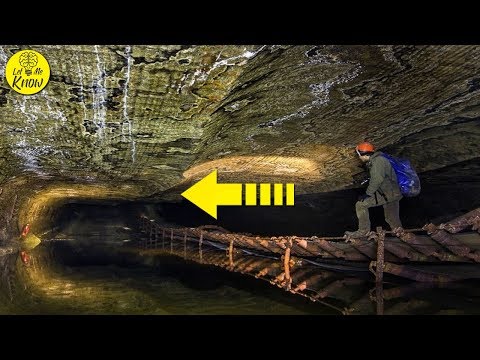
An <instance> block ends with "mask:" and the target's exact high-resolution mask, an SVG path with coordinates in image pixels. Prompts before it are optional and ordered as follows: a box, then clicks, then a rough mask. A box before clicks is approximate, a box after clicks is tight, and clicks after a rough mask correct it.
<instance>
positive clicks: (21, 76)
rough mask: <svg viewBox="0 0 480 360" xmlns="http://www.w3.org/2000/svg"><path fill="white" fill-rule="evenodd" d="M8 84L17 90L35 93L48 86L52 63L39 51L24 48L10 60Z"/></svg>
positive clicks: (7, 74) (30, 93)
mask: <svg viewBox="0 0 480 360" xmlns="http://www.w3.org/2000/svg"><path fill="white" fill-rule="evenodd" d="M5 77H6V78H7V82H8V85H10V87H11V88H12V89H13V90H15V91H16V92H18V93H20V94H24V95H33V94H36V93H38V92H39V91H41V90H42V89H43V88H44V87H45V86H47V83H48V80H49V79H50V65H48V61H47V59H45V58H44V57H43V55H42V54H40V53H39V52H37V51H34V50H22V51H19V52H17V53H15V54H13V56H12V57H11V58H10V59H9V60H8V62H7V66H6V68H5Z"/></svg>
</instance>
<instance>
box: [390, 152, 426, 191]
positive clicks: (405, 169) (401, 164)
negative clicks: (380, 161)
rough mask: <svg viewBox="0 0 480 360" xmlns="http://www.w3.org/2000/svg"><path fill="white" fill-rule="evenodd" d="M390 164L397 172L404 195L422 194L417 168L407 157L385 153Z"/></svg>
mask: <svg viewBox="0 0 480 360" xmlns="http://www.w3.org/2000/svg"><path fill="white" fill-rule="evenodd" d="M383 157H385V158H386V159H387V160H388V161H390V164H392V167H393V170H395V174H397V182H398V186H399V187H400V191H401V193H402V195H403V196H406V197H412V196H417V195H418V194H420V189H421V186H420V179H419V178H418V175H417V173H416V171H415V169H414V168H413V167H412V165H411V164H410V161H408V160H407V159H399V158H396V157H394V156H392V155H388V154H385V153H383Z"/></svg>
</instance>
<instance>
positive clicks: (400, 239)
mask: <svg viewBox="0 0 480 360" xmlns="http://www.w3.org/2000/svg"><path fill="white" fill-rule="evenodd" d="M140 225H141V231H142V232H144V233H145V234H146V237H145V238H144V241H143V242H142V245H141V246H142V247H143V248H144V249H147V248H153V249H167V250H170V251H173V248H174V247H177V246H179V244H180V245H182V244H183V246H184V248H185V251H186V249H187V244H192V243H195V244H197V245H196V246H197V247H198V249H199V250H198V251H199V252H200V254H201V252H202V246H203V243H204V242H206V241H208V242H209V243H210V244H212V243H216V244H221V245H223V246H225V248H226V257H227V258H228V261H229V263H230V265H231V264H233V257H234V254H235V249H242V251H244V252H245V251H246V252H247V253H248V251H251V252H253V253H255V254H257V255H264V256H265V255H271V256H274V257H277V258H280V259H281V261H282V262H283V266H284V267H285V268H287V270H286V276H287V278H288V277H289V275H288V267H289V266H288V264H289V262H290V260H291V258H292V257H296V258H302V259H305V260H309V261H314V262H317V263H320V262H321V260H337V261H340V263H344V264H348V266H354V267H355V268H358V269H363V270H366V269H369V270H370V271H372V272H373V273H374V274H375V276H376V280H377V282H382V281H383V273H384V272H385V273H390V274H394V275H397V276H400V277H404V278H408V279H411V280H415V281H421V282H449V281H455V280H462V279H468V278H480V274H478V271H471V270H468V271H459V269H460V267H459V266H458V265H461V264H467V265H468V264H471V265H474V264H475V265H476V267H474V268H475V269H476V268H477V267H478V265H477V264H478V263H479V262H480V234H479V233H478V231H480V208H478V209H475V210H472V211H470V212H468V213H467V214H465V215H463V216H460V217H458V218H455V219H452V220H450V221H449V222H447V223H442V224H439V225H435V224H432V223H429V224H426V225H425V226H423V227H422V228H421V229H411V230H408V229H407V230H406V229H398V231H395V232H386V231H385V230H383V229H382V228H377V229H376V231H374V232H370V234H369V235H368V236H367V237H365V238H346V239H345V238H341V237H334V238H332V237H317V236H313V237H300V236H279V237H261V236H254V235H251V234H241V233H231V232H228V231H227V230H225V229H223V228H221V227H218V226H212V225H208V226H201V227H197V228H169V227H162V226H159V225H157V224H156V223H155V222H154V221H153V220H151V219H148V218H146V217H142V218H141V219H140ZM454 264H455V265H457V266H452V265H454ZM344 266H347V265H344ZM471 268H472V267H470V269H471ZM478 268H480V267H478Z"/></svg>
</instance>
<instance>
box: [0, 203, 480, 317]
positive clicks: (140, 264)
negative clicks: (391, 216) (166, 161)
mask: <svg viewBox="0 0 480 360" xmlns="http://www.w3.org/2000/svg"><path fill="white" fill-rule="evenodd" d="M85 214H88V212H81V213H80V214H78V215H76V216H70V217H69V221H68V222H66V224H65V225H64V226H63V227H62V229H61V231H60V232H59V233H58V234H57V236H56V238H54V239H50V240H52V241H48V239H47V240H45V241H42V243H41V244H40V245H38V246H37V247H36V248H34V249H33V250H32V252H31V255H32V259H33V261H32V263H31V264H30V266H28V267H27V266H24V265H23V263H22V261H21V260H20V257H19V255H18V253H13V254H10V255H7V256H4V257H3V258H0V265H1V276H0V314H39V315H43V314H48V315H50V314H61V315H77V314H78V315H80V314H115V315H127V314H131V315H140V314H142V315H143V314H145V315H165V314H173V315H210V314H211V315H218V314H221V315H240V314H242V315H253V314H259V315H303V314H305V315H310V314H320V315H330V314H332V315H350V314H352V315H356V314H359V315H364V314H368V315H375V314H379V313H381V314H387V315H388V314H392V315H393V314H401V315H410V314H413V315H417V314H422V315H423V314H480V282H479V281H478V280H475V281H468V282H453V283H443V284H423V283H416V282H408V281H405V280H402V279H395V278H388V277H386V278H385V283H384V284H383V286H382V287H381V288H377V287H376V286H375V283H374V278H373V276H372V275H371V274H369V273H368V271H366V272H363V273H352V272H346V271H343V272H339V271H329V270H326V268H322V267H319V266H306V265H303V266H299V267H294V268H293V269H292V278H293V282H292V284H291V287H290V289H289V290H291V291H293V292H296V294H293V293H291V292H288V291H286V289H285V287H283V285H282V281H283V280H282V271H283V270H282V268H281V261H280V259H268V258H258V257H255V259H240V258H238V259H236V261H237V260H238V262H239V263H242V262H243V263H244V264H246V265H248V266H245V267H244V268H243V270H245V271H244V273H245V274H239V273H235V272H231V271H228V270H226V269H225V268H222V267H221V266H214V265H213V264H215V265H218V264H219V260H218V259H220V262H221V261H222V259H225V258H226V257H225V251H222V250H220V251H219V250H218V249H213V248H211V249H210V250H208V249H207V248H205V252H204V254H203V256H204V260H205V263H204V264H198V263H197V262H194V261H190V260H192V259H193V258H192V259H188V257H185V256H184V258H182V256H181V254H182V253H183V247H182V249H180V251H179V252H177V254H176V255H175V253H172V254H168V253H167V254H165V253H163V254H162V253H155V254H142V253H141V252H140V253H139V251H138V248H137V249H135V246H132V244H133V243H134V242H135V241H137V240H138V239H137V236H136V235H135V234H136V233H135V231H133V230H132V229H131V228H129V227H128V223H126V222H125V221H122V220H118V221H116V222H115V221H113V220H112V217H109V216H106V215H105V216H103V217H102V216H97V215H98V214H96V215H95V217H93V216H91V215H89V216H87V215H85ZM92 218H93V219H92ZM129 249H130V250H129ZM193 253H194V256H197V257H198V246H196V250H195V251H193ZM178 255H180V256H178ZM209 258H210V259H213V260H212V261H211V262H210V263H209V262H208V259H209ZM193 260H195V259H193ZM252 275H253V276H252ZM381 300H383V302H382V301H381Z"/></svg>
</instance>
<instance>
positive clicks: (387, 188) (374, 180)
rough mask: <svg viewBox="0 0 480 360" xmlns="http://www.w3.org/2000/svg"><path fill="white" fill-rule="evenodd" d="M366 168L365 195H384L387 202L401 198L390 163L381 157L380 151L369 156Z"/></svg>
mask: <svg viewBox="0 0 480 360" xmlns="http://www.w3.org/2000/svg"><path fill="white" fill-rule="evenodd" d="M367 168H368V169H369V172H370V181H369V184H368V188H367V191H366V193H367V195H370V196H375V193H377V194H378V195H380V196H383V195H384V196H385V197H386V201H387V202H390V201H394V200H400V199H401V198H402V193H401V192H400V188H399V186H398V182H397V175H396V174H395V170H393V168H392V165H391V164H390V161H388V160H387V159H386V158H385V157H383V156H382V152H381V151H376V152H375V153H373V155H372V156H370V160H368V162H367ZM382 194H383V195H382Z"/></svg>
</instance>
